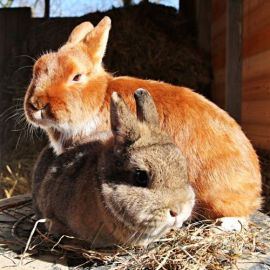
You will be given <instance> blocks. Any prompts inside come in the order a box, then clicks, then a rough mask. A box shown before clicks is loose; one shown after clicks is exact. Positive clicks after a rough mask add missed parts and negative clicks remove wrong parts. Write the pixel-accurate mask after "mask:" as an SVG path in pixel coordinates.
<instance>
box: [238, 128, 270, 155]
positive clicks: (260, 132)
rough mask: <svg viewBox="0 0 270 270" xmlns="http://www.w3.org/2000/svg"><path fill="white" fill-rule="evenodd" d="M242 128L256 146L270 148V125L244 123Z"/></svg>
mask: <svg viewBox="0 0 270 270" xmlns="http://www.w3.org/2000/svg"><path fill="white" fill-rule="evenodd" d="M242 128H243V130H244V132H245V133H246V135H247V136H248V138H249V139H250V140H251V142H252V144H253V145H254V146H256V147H258V148H261V149H267V150H270V136H269V134H270V125H259V124H246V123H242Z"/></svg>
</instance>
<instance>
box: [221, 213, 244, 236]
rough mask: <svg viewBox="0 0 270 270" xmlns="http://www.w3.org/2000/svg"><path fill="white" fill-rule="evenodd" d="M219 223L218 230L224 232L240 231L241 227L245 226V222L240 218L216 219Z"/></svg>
mask: <svg viewBox="0 0 270 270" xmlns="http://www.w3.org/2000/svg"><path fill="white" fill-rule="evenodd" d="M217 221H218V223H220V227H219V229H220V230H222V231H225V232H231V231H237V232H239V231H241V230H242V228H243V227H245V226H247V220H246V219H245V218H241V217H223V218H219V219H217Z"/></svg>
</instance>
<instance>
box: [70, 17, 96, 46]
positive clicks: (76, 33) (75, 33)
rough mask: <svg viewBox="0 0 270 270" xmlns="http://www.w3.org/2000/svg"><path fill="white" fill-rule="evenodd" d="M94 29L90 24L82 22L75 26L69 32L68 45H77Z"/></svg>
mask: <svg viewBox="0 0 270 270" xmlns="http://www.w3.org/2000/svg"><path fill="white" fill-rule="evenodd" d="M93 29H94V26H93V24H91V23H90V22H83V23H81V24H79V25H77V26H76V27H75V28H74V29H73V30H72V32H71V34H70V36H69V38H68V41H67V42H68V43H78V42H80V41H81V40H82V39H84V37H85V36H86V35H87V34H88V33H89V32H91V31H92V30H93Z"/></svg>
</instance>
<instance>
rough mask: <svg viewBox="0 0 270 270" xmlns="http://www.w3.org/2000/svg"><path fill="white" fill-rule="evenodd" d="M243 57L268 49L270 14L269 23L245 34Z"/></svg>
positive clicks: (269, 44) (269, 41)
mask: <svg viewBox="0 0 270 270" xmlns="http://www.w3.org/2000/svg"><path fill="white" fill-rule="evenodd" d="M243 47H244V49H243V57H244V58H246V57H249V56H252V55H254V54H257V53H261V52H263V51H266V50H269V49H270V16H269V24H266V25H264V26H263V27H260V28H258V29H257V31H256V32H255V33H254V34H253V35H251V34H249V33H248V34H247V35H246V37H245V38H244V41H243Z"/></svg>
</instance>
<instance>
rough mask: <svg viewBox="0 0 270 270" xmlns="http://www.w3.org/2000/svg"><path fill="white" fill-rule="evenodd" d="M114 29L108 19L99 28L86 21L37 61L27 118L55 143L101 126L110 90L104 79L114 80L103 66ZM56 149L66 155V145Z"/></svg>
mask: <svg viewBox="0 0 270 270" xmlns="http://www.w3.org/2000/svg"><path fill="white" fill-rule="evenodd" d="M110 27H111V20H110V19H109V18H108V17H104V18H103V19H102V20H101V21H100V22H99V24H98V25H97V26H96V27H93V25H92V24H91V23H90V22H84V23H81V24H80V25H78V26H77V27H75V29H74V30H73V31H72V33H71V35H70V37H69V39H68V41H67V43H66V44H65V45H63V46H62V47H61V48H60V49H59V50H58V51H57V52H50V53H47V54H44V55H43V56H41V57H40V58H39V59H38V60H37V61H36V63H35V65H34V68H33V77H32V80H31V83H30V85H29V87H28V89H27V92H26V95H25V100H24V109H25V114H26V117H27V120H28V121H29V122H30V123H32V124H33V125H35V126H39V127H41V128H43V129H45V130H46V131H47V133H48V135H49V136H50V137H51V139H52V140H51V141H57V140H58V139H59V140H60V141H61V140H62V141H64V140H68V139H70V138H74V137H76V136H80V135H82V134H81V133H85V132H86V133H91V132H92V131H95V128H96V126H97V125H98V124H99V122H100V121H99V119H98V117H97V113H98V109H99V107H100V106H101V104H102V102H103V100H104V95H105V91H106V87H107V85H106V80H105V79H104V78H106V76H110V75H109V74H108V73H106V72H105V71H104V69H103V67H102V58H103V56H104V53H105V49H106V44H107V40H108V35H109V30H110ZM100 77H102V78H103V79H100ZM93 89H94V90H95V89H99V91H93ZM89 115H91V116H92V117H90V119H89ZM59 136H62V138H58V137H59ZM53 146H54V148H55V150H56V152H58V153H60V152H61V149H58V148H61V145H59V146H57V145H53Z"/></svg>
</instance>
